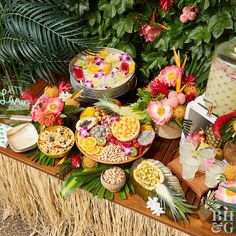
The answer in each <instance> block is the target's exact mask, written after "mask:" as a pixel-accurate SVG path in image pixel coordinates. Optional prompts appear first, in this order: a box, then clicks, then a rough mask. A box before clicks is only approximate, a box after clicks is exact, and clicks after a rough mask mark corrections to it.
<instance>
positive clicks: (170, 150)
mask: <svg viewBox="0 0 236 236" xmlns="http://www.w3.org/2000/svg"><path fill="white" fill-rule="evenodd" d="M44 87H45V83H44V82H43V81H39V82H38V83H37V84H35V85H33V87H32V89H31V90H32V92H33V94H34V95H35V96H39V95H40V94H42V91H43V89H44ZM178 146H179V139H176V140H167V139H162V138H159V137H158V138H156V139H155V140H154V143H153V145H152V147H151V148H150V150H149V151H148V152H147V153H146V154H145V158H154V159H155V160H159V161H162V162H163V163H164V164H165V165H167V164H168V163H169V162H171V161H172V160H174V159H175V158H177V157H178ZM0 153H2V154H4V155H6V156H8V157H9V158H13V159H14V160H16V161H19V162H22V163H24V164H25V165H28V166H31V167H33V168H35V169H38V170H40V171H42V172H44V173H46V174H48V175H52V176H55V174H56V173H57V171H58V167H47V166H42V165H39V164H37V163H35V162H33V161H31V160H30V159H29V158H27V157H26V156H25V155H24V154H17V153H15V152H13V151H12V150H11V149H10V148H7V149H5V148H0ZM55 178H56V177H55ZM180 182H181V186H182V188H183V190H184V193H185V195H186V199H187V201H188V203H190V204H193V205H198V204H199V201H200V199H199V198H197V197H196V194H195V193H194V192H193V191H192V189H191V188H189V187H188V185H187V184H186V183H185V182H184V181H180ZM58 194H59V193H58ZM91 197H92V195H91ZM113 202H114V203H117V204H119V205H121V206H124V207H126V208H129V209H131V210H134V211H136V212H139V213H141V214H143V215H145V216H147V217H149V218H152V219H154V220H157V221H159V222H161V223H164V224H167V225H169V226H171V227H174V228H176V229H178V230H180V231H183V232H185V233H188V234H190V235H200V236H205V235H206V236H213V235H214V236H215V233H213V232H212V231H211V227H212V225H211V224H210V223H209V222H207V221H201V220H199V219H198V218H197V216H189V224H188V223H184V222H183V221H179V222H175V221H173V220H171V219H169V218H168V217H167V216H165V215H162V216H161V217H157V216H154V215H153V214H152V213H151V211H150V210H149V209H147V208H146V203H145V201H144V200H143V199H142V198H141V197H139V196H138V195H129V197H128V199H127V200H121V199H120V198H119V196H118V195H115V199H114V201H113ZM218 235H219V234H218ZM220 235H226V233H224V232H221V233H220Z"/></svg>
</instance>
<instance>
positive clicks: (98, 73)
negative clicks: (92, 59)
mask: <svg viewBox="0 0 236 236" xmlns="http://www.w3.org/2000/svg"><path fill="white" fill-rule="evenodd" d="M103 76H105V73H104V72H103V71H102V70H98V72H97V73H96V74H95V75H94V78H97V79H101V78H102V77H103Z"/></svg>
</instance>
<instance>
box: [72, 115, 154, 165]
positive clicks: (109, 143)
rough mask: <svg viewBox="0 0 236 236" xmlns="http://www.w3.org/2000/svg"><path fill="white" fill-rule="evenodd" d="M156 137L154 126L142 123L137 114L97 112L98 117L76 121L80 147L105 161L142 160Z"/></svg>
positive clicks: (81, 149)
mask: <svg viewBox="0 0 236 236" xmlns="http://www.w3.org/2000/svg"><path fill="white" fill-rule="evenodd" d="M90 115H91V114H90ZM154 138H155V132H154V130H153V129H152V126H150V125H143V124H141V123H140V121H139V119H138V118H137V117H135V116H122V115H117V114H115V115H109V114H106V113H105V112H103V115H102V116H101V117H100V119H98V118H97V117H96V112H94V116H89V117H82V119H80V120H79V121H78V122H77V124H76V133H75V141H76V145H77V147H78V148H79V150H80V151H81V152H82V153H83V154H84V155H85V156H88V157H90V158H91V159H93V160H94V161H96V162H100V163H104V164H111V165H117V164H125V163H128V162H132V161H134V160H136V159H138V158H139V157H141V156H143V155H144V154H145V153H146V152H147V151H148V149H149V148H150V146H151V144H152V142H153V140H154Z"/></svg>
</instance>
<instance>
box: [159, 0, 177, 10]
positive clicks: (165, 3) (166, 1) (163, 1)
mask: <svg viewBox="0 0 236 236" xmlns="http://www.w3.org/2000/svg"><path fill="white" fill-rule="evenodd" d="M173 3H174V0H160V6H161V8H162V10H163V11H164V12H167V11H168V10H169V9H170V8H171V7H172V5H173Z"/></svg>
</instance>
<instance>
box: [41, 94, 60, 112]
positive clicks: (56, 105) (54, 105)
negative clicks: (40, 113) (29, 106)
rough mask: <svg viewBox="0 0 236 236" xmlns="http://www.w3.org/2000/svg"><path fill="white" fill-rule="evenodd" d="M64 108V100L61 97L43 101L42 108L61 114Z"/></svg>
mask: <svg viewBox="0 0 236 236" xmlns="http://www.w3.org/2000/svg"><path fill="white" fill-rule="evenodd" d="M63 108H64V102H62V100H61V99H60V98H48V99H46V100H45V101H44V102H43V103H42V109H43V110H47V111H51V112H52V113H54V114H56V115H59V114H60V113H61V112H62V110H63Z"/></svg>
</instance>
